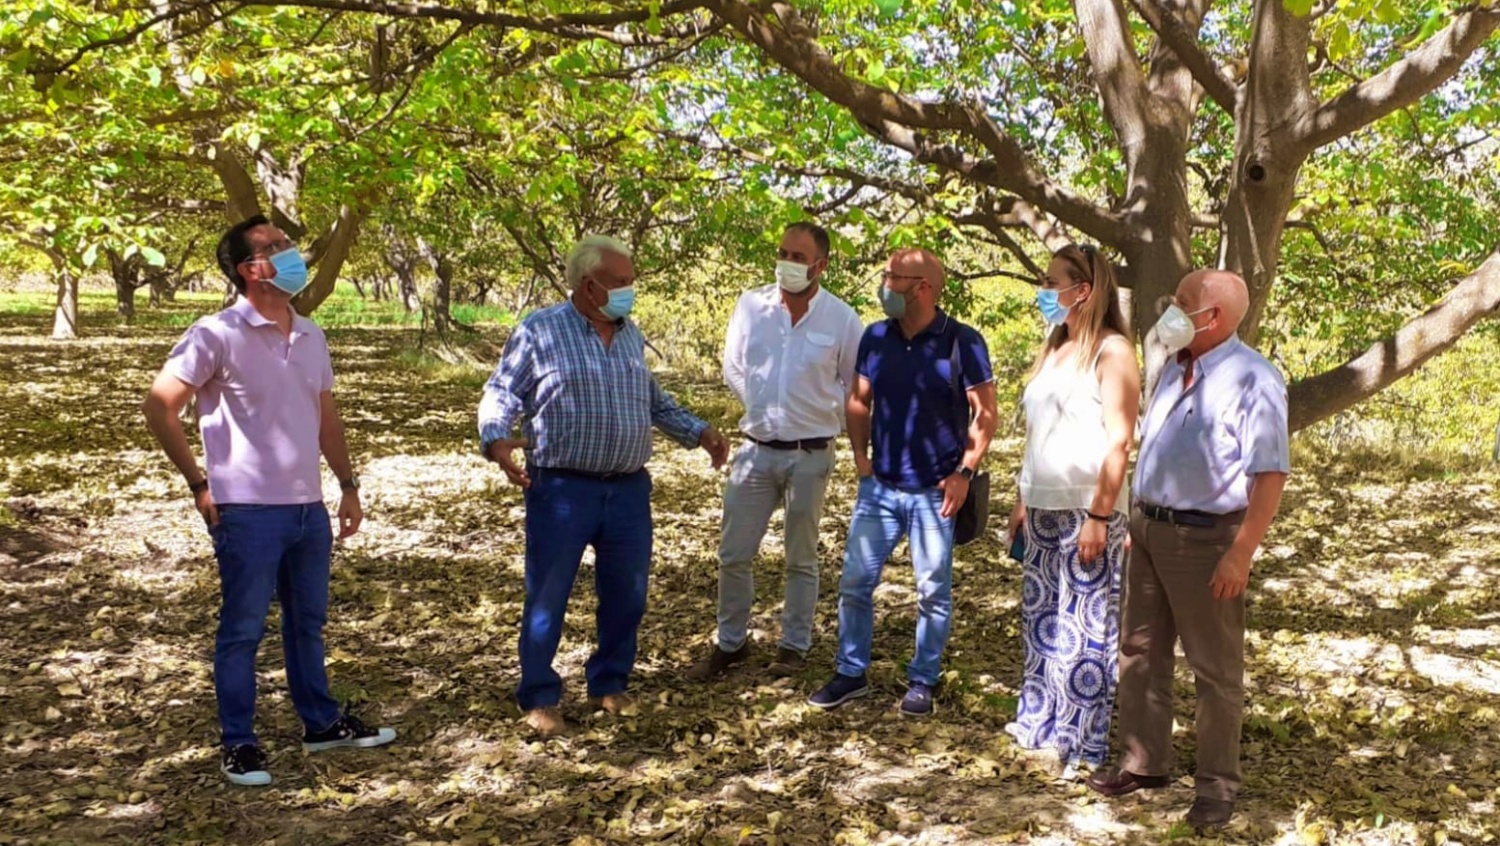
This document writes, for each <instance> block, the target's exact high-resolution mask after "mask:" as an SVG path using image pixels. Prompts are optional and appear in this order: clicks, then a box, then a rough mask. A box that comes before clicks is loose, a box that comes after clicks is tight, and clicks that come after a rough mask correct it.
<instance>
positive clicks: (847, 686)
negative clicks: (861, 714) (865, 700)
mask: <svg viewBox="0 0 1500 846" xmlns="http://www.w3.org/2000/svg"><path fill="white" fill-rule="evenodd" d="M869 695H870V684H869V682H867V681H865V677H864V676H845V675H841V674H838V673H835V674H834V676H833V680H832V681H830V682H828V684H825V685H823V689H822V690H819V691H818V692H817V693H814V694H813V695H812V696H809V697H808V698H807V704H809V705H811V706H813V707H815V708H822V709H823V710H824V711H832V710H833V709H834V708H837V707H839V706H840V705H842V704H844V703H845V702H848V701H849V700H851V699H858V698H860V697H861V696H869Z"/></svg>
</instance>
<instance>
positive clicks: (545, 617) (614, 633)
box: [516, 468, 651, 711]
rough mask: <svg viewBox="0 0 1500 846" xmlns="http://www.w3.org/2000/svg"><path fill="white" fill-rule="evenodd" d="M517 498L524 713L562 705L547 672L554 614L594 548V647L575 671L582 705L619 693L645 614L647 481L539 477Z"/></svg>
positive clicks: (542, 472)
mask: <svg viewBox="0 0 1500 846" xmlns="http://www.w3.org/2000/svg"><path fill="white" fill-rule="evenodd" d="M530 475H531V487H529V488H527V489H526V606H525V609H524V611H523V613H522V615H521V642H520V650H521V686H520V687H519V688H517V690H516V701H517V702H518V703H519V704H520V706H521V707H522V708H523V709H525V710H528V711H529V710H531V709H533V708H546V707H550V706H553V705H556V704H557V703H558V702H560V701H561V700H562V678H561V677H560V676H558V674H557V672H556V671H555V670H553V669H552V659H553V658H554V657H556V655H557V645H558V642H559V641H560V640H561V639H562V630H563V613H564V612H565V611H567V608H568V597H569V596H571V595H572V593H573V583H574V581H575V580H576V579H577V578H578V565H579V564H580V563H581V562H582V561H583V550H584V548H585V547H587V546H593V547H594V589H595V591H596V592H597V593H598V595H599V610H598V614H597V618H598V635H599V643H598V646H597V647H595V649H594V654H593V655H592V656H590V657H589V660H588V664H587V665H585V667H584V675H585V677H586V678H587V680H588V693H589V696H606V695H608V694H611V693H622V692H624V690H625V688H626V687H627V686H628V685H629V683H630V671H631V670H632V669H634V667H635V650H636V630H637V629H638V628H639V627H640V624H641V617H642V616H643V615H644V614H645V613H646V583H647V581H648V579H649V578H650V572H651V476H650V475H649V474H648V473H647V472H646V471H645V470H642V471H640V472H638V473H634V474H631V475H629V476H624V477H620V478H618V479H611V480H608V481H603V480H595V479H585V478H581V477H578V476H571V475H567V474H565V473H560V472H557V471H550V470H547V469H545V468H536V469H534V470H531V471H530Z"/></svg>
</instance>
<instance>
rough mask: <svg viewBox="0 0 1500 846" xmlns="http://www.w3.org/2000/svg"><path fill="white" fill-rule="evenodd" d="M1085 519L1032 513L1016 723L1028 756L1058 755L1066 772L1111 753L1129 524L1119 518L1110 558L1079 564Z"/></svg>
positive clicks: (1111, 534)
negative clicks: (1033, 752)
mask: <svg viewBox="0 0 1500 846" xmlns="http://www.w3.org/2000/svg"><path fill="white" fill-rule="evenodd" d="M1087 519H1088V514H1087V512H1085V511H1083V510H1078V511H1053V510H1040V509H1034V508H1031V509H1027V510H1026V525H1025V532H1026V560H1025V562H1024V563H1023V564H1022V583H1021V620H1022V637H1023V640H1024V642H1025V647H1026V672H1025V678H1024V679H1023V681H1022V684H1021V701H1020V705H1019V707H1018V709H1017V711H1016V721H1015V722H1013V723H1011V724H1010V725H1008V726H1006V727H1005V730H1006V731H1007V732H1009V733H1010V734H1011V735H1012V736H1013V737H1015V739H1016V741H1017V742H1018V743H1020V745H1021V746H1023V747H1025V748H1027V749H1041V748H1044V747H1052V748H1055V749H1056V750H1057V752H1058V756H1059V757H1060V758H1061V759H1062V762H1063V764H1065V765H1069V766H1071V765H1074V764H1077V763H1079V762H1083V763H1087V764H1092V765H1095V766H1098V765H1100V764H1103V763H1104V761H1105V759H1106V758H1107V756H1108V753H1109V718H1110V711H1111V709H1112V708H1113V707H1114V699H1115V682H1116V676H1117V673H1118V669H1119V650H1120V574H1121V572H1122V571H1123V570H1124V559H1125V538H1126V537H1127V536H1128V535H1129V531H1130V530H1129V520H1128V518H1127V517H1126V516H1125V515H1124V514H1121V513H1119V512H1115V513H1114V514H1113V515H1112V516H1111V518H1110V521H1109V529H1108V534H1107V541H1106V543H1105V548H1104V555H1103V556H1101V557H1100V558H1098V559H1095V560H1094V562H1093V563H1091V564H1083V563H1080V562H1079V560H1078V535H1079V532H1081V531H1082V529H1083V524H1084V522H1085V521H1086V520H1087Z"/></svg>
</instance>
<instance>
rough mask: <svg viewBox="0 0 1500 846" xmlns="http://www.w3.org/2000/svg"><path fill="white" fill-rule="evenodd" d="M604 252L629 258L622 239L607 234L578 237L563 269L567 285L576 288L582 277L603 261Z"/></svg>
mask: <svg viewBox="0 0 1500 846" xmlns="http://www.w3.org/2000/svg"><path fill="white" fill-rule="evenodd" d="M605 253H614V254H615V255H617V256H624V257H625V258H630V247H629V246H628V245H627V244H626V243H625V242H624V241H621V240H620V239H618V238H611V237H609V236H608V235H585V236H583V238H581V239H579V241H578V243H577V244H575V245H574V246H573V249H572V251H571V252H569V253H568V264H567V269H566V270H565V271H564V274H565V278H566V279H567V280H568V287H569V288H572V289H573V290H575V291H576V290H578V286H579V285H581V284H583V277H584V276H586V275H588V274H589V273H592V272H593V271H594V270H595V269H597V268H598V267H599V265H601V264H603V263H604V254H605Z"/></svg>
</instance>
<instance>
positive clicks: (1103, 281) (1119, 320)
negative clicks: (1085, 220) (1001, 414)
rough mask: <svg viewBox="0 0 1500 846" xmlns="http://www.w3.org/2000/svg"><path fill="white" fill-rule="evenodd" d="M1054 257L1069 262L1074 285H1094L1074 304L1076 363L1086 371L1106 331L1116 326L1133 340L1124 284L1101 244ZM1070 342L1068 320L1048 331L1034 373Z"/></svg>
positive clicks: (1070, 249)
mask: <svg viewBox="0 0 1500 846" xmlns="http://www.w3.org/2000/svg"><path fill="white" fill-rule="evenodd" d="M1052 257H1053V258H1054V259H1062V260H1063V261H1065V262H1067V264H1068V279H1069V281H1070V282H1072V284H1074V285H1079V284H1083V283H1088V284H1089V285H1090V286H1091V288H1092V290H1091V291H1090V292H1089V298H1088V300H1087V301H1085V302H1082V303H1074V305H1073V308H1075V309H1077V310H1078V321H1077V322H1078V338H1077V340H1078V353H1077V355H1076V357H1075V360H1074V363H1075V365H1076V366H1077V367H1078V369H1079V370H1082V369H1084V368H1086V367H1088V366H1089V365H1090V364H1091V363H1092V362H1093V360H1094V356H1095V354H1096V353H1098V351H1099V345H1100V344H1101V343H1102V342H1103V341H1104V338H1105V336H1106V334H1107V331H1106V330H1110V329H1113V330H1114V331H1116V332H1118V333H1120V334H1121V335H1123V336H1125V340H1127V341H1130V340H1132V338H1131V335H1130V324H1129V323H1127V322H1126V321H1125V313H1124V312H1123V311H1121V310H1120V283H1119V280H1118V279H1117V278H1116V277H1115V267H1114V265H1112V264H1110V262H1109V259H1106V258H1105V257H1104V256H1102V255H1100V254H1099V248H1098V247H1092V246H1082V247H1080V246H1079V245H1077V244H1069V245H1067V246H1066V247H1063V248H1062V249H1060V250H1058V251H1057V252H1055V253H1053V254H1052ZM1067 341H1068V326H1067V324H1066V323H1064V324H1062V325H1060V326H1057V327H1056V328H1054V329H1053V330H1052V331H1051V332H1049V333H1047V339H1046V340H1045V341H1043V342H1042V347H1041V349H1039V350H1038V351H1037V354H1036V361H1034V362H1033V363H1032V365H1031V373H1030V376H1035V375H1036V374H1037V373H1039V372H1041V369H1042V366H1043V365H1045V364H1046V363H1047V356H1049V355H1051V354H1052V351H1053V350H1056V349H1057V348H1058V347H1060V346H1062V345H1063V344H1064V343H1066V342H1067ZM1030 376H1029V377H1028V378H1030Z"/></svg>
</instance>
